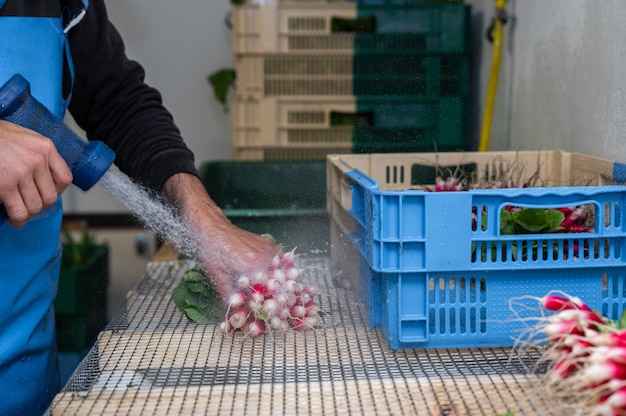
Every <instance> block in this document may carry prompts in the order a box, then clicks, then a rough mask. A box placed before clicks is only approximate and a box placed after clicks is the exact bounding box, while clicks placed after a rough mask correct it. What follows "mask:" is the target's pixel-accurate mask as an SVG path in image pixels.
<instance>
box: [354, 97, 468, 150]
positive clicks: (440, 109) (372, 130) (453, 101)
mask: <svg viewBox="0 0 626 416" xmlns="http://www.w3.org/2000/svg"><path fill="white" fill-rule="evenodd" d="M357 108H358V112H357V113H358V114H370V113H372V112H373V113H374V114H375V119H374V122H373V123H372V125H370V126H363V125H361V126H357V127H355V128H354V130H353V134H352V152H353V153H392V152H393V153H395V152H427V151H442V152H443V151H456V150H467V147H468V146H469V142H468V138H469V137H468V134H467V131H468V100H467V99H466V98H462V97H443V98H441V99H439V100H415V99H410V98H409V99H406V100H405V99H402V98H400V97H397V98H396V99H394V100H385V101H373V100H370V99H359V100H358V101H357Z"/></svg>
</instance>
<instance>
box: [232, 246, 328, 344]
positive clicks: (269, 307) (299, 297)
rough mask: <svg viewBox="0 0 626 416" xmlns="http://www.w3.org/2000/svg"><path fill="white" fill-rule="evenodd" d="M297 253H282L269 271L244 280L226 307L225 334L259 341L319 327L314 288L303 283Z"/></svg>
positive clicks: (274, 260) (238, 281)
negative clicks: (267, 336)
mask: <svg viewBox="0 0 626 416" xmlns="http://www.w3.org/2000/svg"><path fill="white" fill-rule="evenodd" d="M294 260H295V258H294V252H293V251H290V252H287V253H282V252H281V253H279V254H277V255H276V256H275V257H274V258H273V259H272V263H271V264H270V266H269V267H268V269H267V270H266V271H264V272H259V273H257V274H255V275H254V276H241V277H239V279H238V280H237V281H236V282H235V283H236V284H235V286H236V288H235V291H234V292H233V293H232V294H231V295H230V297H229V299H228V304H227V311H226V320H225V321H224V322H222V323H221V325H220V328H221V329H222V330H223V331H224V332H231V331H236V330H241V331H243V333H244V335H246V336H249V337H250V338H256V337H259V336H261V335H263V334H264V333H265V332H266V331H268V330H271V331H287V330H289V329H295V330H305V329H312V328H315V327H316V326H318V325H319V323H320V308H319V305H318V304H317V303H316V302H315V301H314V300H313V297H314V296H315V295H316V294H317V290H316V289H315V287H313V286H311V285H307V284H305V283H304V282H303V281H302V280H303V279H302V278H303V277H304V272H303V270H302V269H301V268H299V267H298V266H297V265H296V264H295V261H294Z"/></svg>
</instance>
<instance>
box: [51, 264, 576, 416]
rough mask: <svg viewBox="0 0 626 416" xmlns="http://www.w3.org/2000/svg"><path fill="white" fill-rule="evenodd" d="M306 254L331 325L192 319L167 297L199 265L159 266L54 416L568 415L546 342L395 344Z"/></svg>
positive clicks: (103, 337) (58, 401)
mask: <svg viewBox="0 0 626 416" xmlns="http://www.w3.org/2000/svg"><path fill="white" fill-rule="evenodd" d="M301 260H302V263H303V264H302V267H307V268H309V269H310V270H311V272H310V274H309V276H308V277H307V279H310V280H308V281H309V282H310V283H312V284H314V285H316V286H317V287H318V288H319V289H321V292H322V294H321V295H320V296H319V299H318V302H319V304H320V307H321V309H322V310H324V311H326V312H328V314H327V315H325V317H324V323H323V325H322V326H321V327H320V328H318V329H316V330H309V331H289V332H287V333H278V334H265V335H264V336H262V337H260V338H256V339H250V338H246V337H243V336H242V335H241V333H239V332H236V333H231V334H223V333H222V332H220V331H219V329H218V326H217V325H199V324H194V323H190V322H189V321H188V320H187V319H186V318H185V317H184V315H183V314H182V313H181V312H180V311H178V310H177V308H176V306H175V305H174V302H173V301H172V297H171V294H172V290H173V288H174V287H176V285H177V284H178V282H180V279H181V278H182V277H183V276H184V273H185V271H186V270H187V269H188V267H191V266H190V265H189V264H187V263H181V262H180V261H158V262H153V263H151V264H150V265H149V266H148V268H147V271H146V274H145V276H144V277H143V278H142V279H141V281H140V283H139V284H138V285H137V287H136V288H135V289H134V290H133V291H132V292H131V293H130V294H129V296H128V299H127V307H126V308H125V310H124V311H122V312H120V314H118V316H117V317H116V318H114V319H113V320H112V322H111V323H110V324H109V325H108V326H107V328H106V329H105V330H104V331H103V332H101V334H100V335H99V337H98V340H97V341H96V343H95V344H94V346H93V347H92V349H91V350H90V351H89V353H88V354H87V356H86V357H85V359H84V360H83V361H82V362H81V363H80V365H79V366H78V368H77V369H76V371H75V372H74V374H73V375H72V376H71V377H70V379H69V381H68V383H67V384H66V386H65V387H64V389H63V390H62V391H61V392H60V393H59V394H58V395H57V396H56V397H55V399H54V401H53V403H52V405H51V407H50V409H49V410H48V414H50V415H98V414H116V415H118V414H119V415H143V414H146V415H173V414H190V415H191V414H193V415H197V414H207V415H218V414H219V415H222V414H224V415H231V414H232V415H245V414H254V415H298V414H302V415H310V414H315V415H416V414H419V415H437V416H445V415H494V416H495V415H506V414H509V415H512V414H514V415H515V416H519V415H549V414H555V415H556V414H566V411H565V410H564V409H562V408H558V406H556V405H555V404H554V403H553V402H551V400H550V397H549V396H548V394H547V392H542V390H541V389H540V388H538V387H537V385H538V383H539V382H540V380H541V372H542V371H541V369H537V368H535V363H537V362H538V359H539V356H540V352H539V351H538V350H536V349H519V350H517V349H516V350H515V352H514V354H512V350H511V349H510V348H480V349H430V350H400V351H393V350H391V349H389V347H388V345H387V342H386V340H385V339H384V338H383V337H382V336H381V334H380V333H379V332H378V331H377V330H371V329H369V326H368V324H367V313H366V311H365V309H364V306H363V304H362V303H361V302H360V301H359V299H358V297H357V295H356V294H354V293H353V292H352V291H350V290H347V289H341V288H336V287H334V286H333V284H332V279H331V278H330V277H329V271H328V259H327V258H309V259H306V258H305V259H301ZM533 368H534V371H529V370H530V369H533Z"/></svg>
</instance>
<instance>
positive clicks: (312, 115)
mask: <svg viewBox="0 0 626 416" xmlns="http://www.w3.org/2000/svg"><path fill="white" fill-rule="evenodd" d="M467 119H468V100H467V99H465V98H463V97H454V96H450V97H441V98H437V99H423V98H420V97H411V96H409V97H407V96H389V97H367V98H366V97H265V98H251V97H237V98H236V99H235V100H234V103H233V144H234V146H235V147H236V148H260V147H263V148H265V147H278V148H300V149H303V148H307V149H316V148H329V147H330V148H335V149H346V150H350V151H353V152H355V153H375V152H385V153H386V152H423V151H432V150H434V149H438V150H440V151H452V150H462V149H465V148H466V147H467V134H466V133H467V131H466V127H467Z"/></svg>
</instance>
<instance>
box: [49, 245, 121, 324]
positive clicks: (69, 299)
mask: <svg viewBox="0 0 626 416" xmlns="http://www.w3.org/2000/svg"><path fill="white" fill-rule="evenodd" d="M67 251H68V247H67V246H65V247H64V253H67ZM64 255H65V254H64ZM108 282H109V247H108V245H106V244H103V245H94V246H93V251H92V253H91V256H90V257H89V258H88V259H87V261H86V262H85V263H83V264H82V265H81V266H79V267H76V268H70V267H61V273H60V275H59V289H58V292H57V297H56V300H55V301H54V308H55V311H56V312H57V313H62V314H80V313H85V312H86V311H88V310H92V309H94V308H95V307H101V306H103V307H104V310H105V311H106V305H107V286H108Z"/></svg>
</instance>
